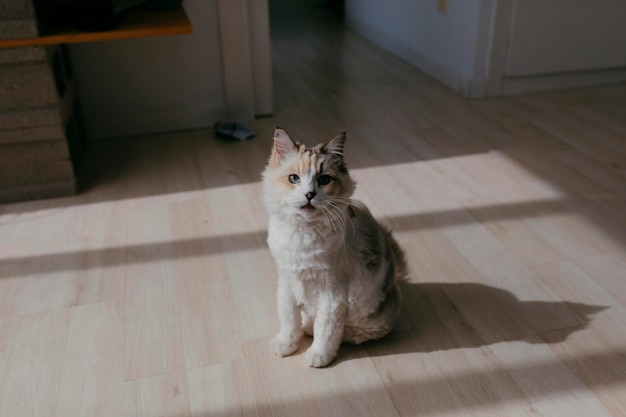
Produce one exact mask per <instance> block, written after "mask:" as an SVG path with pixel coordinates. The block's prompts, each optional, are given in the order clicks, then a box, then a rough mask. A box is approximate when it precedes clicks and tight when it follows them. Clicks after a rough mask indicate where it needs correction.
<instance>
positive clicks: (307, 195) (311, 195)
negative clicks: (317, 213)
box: [306, 191, 317, 201]
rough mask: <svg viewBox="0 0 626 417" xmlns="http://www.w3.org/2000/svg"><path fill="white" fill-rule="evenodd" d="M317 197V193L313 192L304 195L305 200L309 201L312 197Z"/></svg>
mask: <svg viewBox="0 0 626 417" xmlns="http://www.w3.org/2000/svg"><path fill="white" fill-rule="evenodd" d="M316 195H317V193H316V192H315V191H309V192H308V193H306V199H307V200H309V201H311V200H313V197H315V196H316Z"/></svg>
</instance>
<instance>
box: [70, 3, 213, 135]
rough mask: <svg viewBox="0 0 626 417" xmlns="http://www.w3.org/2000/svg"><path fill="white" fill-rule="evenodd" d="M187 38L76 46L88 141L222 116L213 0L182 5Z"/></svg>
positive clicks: (190, 124) (205, 122)
mask: <svg viewBox="0 0 626 417" xmlns="http://www.w3.org/2000/svg"><path fill="white" fill-rule="evenodd" d="M183 4H184V6H185V9H186V11H187V15H188V16H189V19H190V20H191V23H192V26H193V34H192V35H180V36H167V37H157V38H150V39H135V40H123V41H115V42H101V43H89V44H76V45H71V46H70V55H71V57H72V63H73V66H74V70H75V72H76V75H77V78H78V82H79V88H80V100H81V104H82V109H83V113H84V117H85V122H86V126H87V130H88V134H89V137H90V138H102V137H111V136H125V135H133V134H144V133H149V132H161V131H169V130H181V129H192V128H201V127H206V126H212V124H213V123H214V122H215V121H217V120H219V119H220V118H222V117H223V115H224V113H225V98H224V89H223V74H222V60H221V51H220V43H219V26H218V17H217V4H216V1H215V0H185V2H184V3H183Z"/></svg>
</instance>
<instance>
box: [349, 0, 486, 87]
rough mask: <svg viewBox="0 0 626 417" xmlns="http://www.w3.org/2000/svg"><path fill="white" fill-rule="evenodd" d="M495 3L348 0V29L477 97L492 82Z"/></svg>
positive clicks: (475, 1)
mask: <svg viewBox="0 0 626 417" xmlns="http://www.w3.org/2000/svg"><path fill="white" fill-rule="evenodd" d="M493 8H494V0H448V7H447V13H446V14H442V13H440V12H439V11H438V10H437V1H436V0H389V1H379V0H346V20H347V23H348V25H349V26H350V27H351V28H353V29H354V30H356V31H357V32H359V33H361V34H362V35H364V36H365V37H367V38H369V39H371V40H372V41H374V42H375V43H377V44H379V45H381V46H383V47H384V48H386V49H388V50H389V51H391V52H393V53H394V54H396V55H398V56H400V57H401V58H403V59H405V60H407V61H408V62H410V63H412V64H413V65H415V66H417V67H418V68H420V69H422V70H423V71H424V72H426V73H428V74H430V75H431V76H433V77H435V78H437V79H438V80H439V81H441V82H443V83H444V84H446V85H448V86H449V87H451V88H452V89H454V90H455V91H458V92H460V93H462V94H464V95H468V96H473V95H476V94H477V93H478V90H482V89H484V85H485V83H486V78H487V74H486V73H487V62H488V58H489V48H490V36H491V30H492V22H493Z"/></svg>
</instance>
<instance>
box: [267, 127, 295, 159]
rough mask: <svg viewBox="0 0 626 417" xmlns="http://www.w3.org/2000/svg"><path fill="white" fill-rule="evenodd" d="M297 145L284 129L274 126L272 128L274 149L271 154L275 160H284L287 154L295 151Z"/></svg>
mask: <svg viewBox="0 0 626 417" xmlns="http://www.w3.org/2000/svg"><path fill="white" fill-rule="evenodd" d="M297 150H298V147H297V146H296V144H295V142H294V141H293V140H292V139H291V137H290V136H289V133H287V131H286V130H284V129H281V128H280V127H276V129H274V149H273V151H272V156H273V157H274V159H275V160H276V161H277V162H280V161H282V160H284V159H285V158H286V157H287V156H289V155H291V154H292V153H294V152H297Z"/></svg>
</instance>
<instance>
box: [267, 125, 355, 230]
mask: <svg viewBox="0 0 626 417" xmlns="http://www.w3.org/2000/svg"><path fill="white" fill-rule="evenodd" d="M345 142H346V134H345V133H341V134H339V135H337V136H335V137H334V138H333V139H331V140H330V141H329V142H328V143H325V144H319V145H317V146H315V147H313V148H307V147H306V146H304V145H302V144H300V143H298V142H295V141H294V140H292V139H291V137H290V136H289V134H288V133H287V132H286V131H285V130H283V129H280V128H276V130H275V131H274V146H273V148H272V154H271V156H270V159H269V162H268V163H267V166H266V168H265V171H264V172H263V186H264V201H265V205H266V206H267V208H268V210H269V211H270V213H273V214H280V215H283V216H288V217H294V216H295V217H296V218H299V219H304V220H313V219H317V218H322V217H324V216H325V217H328V216H332V215H333V213H336V211H337V210H339V209H342V208H343V207H345V206H346V204H347V202H348V199H349V198H350V196H351V195H352V193H354V189H355V187H356V184H355V182H354V181H353V180H352V178H350V174H349V173H348V169H347V167H346V163H345V161H344V157H343V151H344V145H345ZM329 213H330V214H329Z"/></svg>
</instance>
